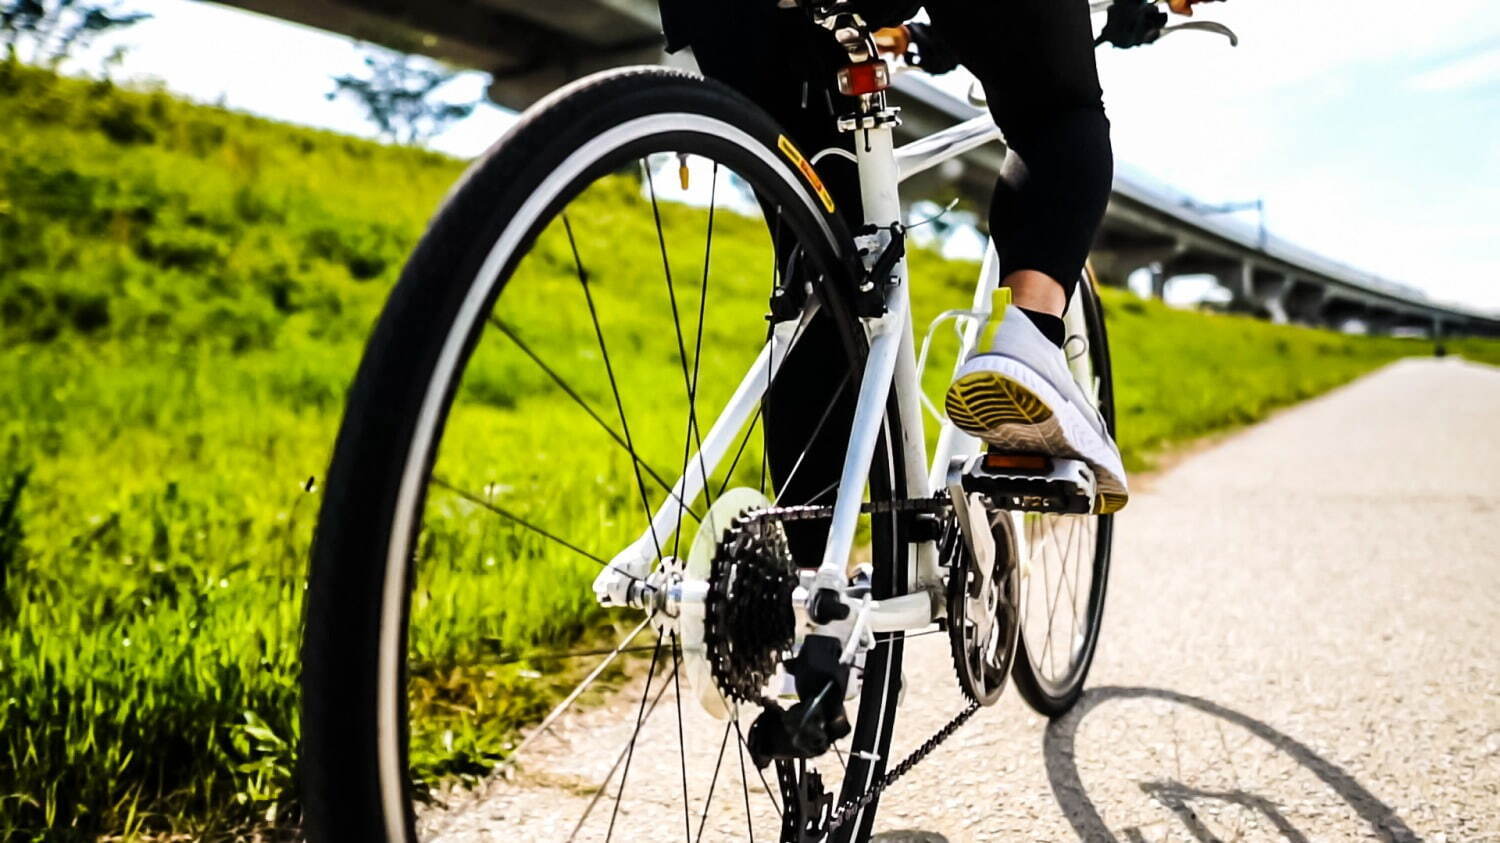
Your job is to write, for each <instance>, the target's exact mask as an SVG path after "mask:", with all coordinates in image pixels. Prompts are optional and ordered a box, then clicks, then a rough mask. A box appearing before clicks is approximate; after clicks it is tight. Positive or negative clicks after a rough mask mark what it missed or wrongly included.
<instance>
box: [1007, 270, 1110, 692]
mask: <svg viewBox="0 0 1500 843" xmlns="http://www.w3.org/2000/svg"><path fill="white" fill-rule="evenodd" d="M1074 295H1076V296H1080V297H1082V299H1083V301H1084V302H1085V308H1086V309H1085V311H1084V317H1085V321H1086V324H1087V325H1088V327H1089V332H1090V334H1092V335H1093V336H1091V337H1090V338H1089V353H1090V354H1092V355H1093V358H1094V359H1093V361H1092V362H1093V364H1094V373H1095V375H1096V376H1097V377H1098V378H1099V405H1100V413H1101V415H1103V416H1104V424H1105V427H1106V428H1107V429H1108V430H1109V434H1110V437H1111V438H1113V437H1114V435H1115V397H1114V396H1115V391H1114V390H1115V381H1114V369H1113V368H1112V363H1111V360H1110V354H1109V335H1108V332H1107V329H1106V326H1105V322H1104V305H1103V302H1102V301H1101V300H1100V298H1099V292H1098V281H1097V280H1096V278H1095V276H1094V273H1093V270H1092V269H1087V270H1085V271H1084V276H1083V278H1082V280H1081V281H1080V282H1079V285H1078V290H1077V292H1075V293H1074ZM1095 517H1097V518H1098V519H1099V521H1098V529H1097V531H1096V532H1095V546H1094V568H1093V578H1092V579H1091V580H1090V583H1089V591H1090V593H1089V624H1088V629H1087V631H1086V632H1085V634H1084V645H1083V652H1082V655H1081V656H1080V658H1079V663H1078V667H1077V669H1076V671H1075V673H1074V675H1073V681H1072V682H1071V683H1069V685H1068V687H1067V688H1065V689H1064V690H1063V692H1062V693H1060V694H1054V693H1051V692H1049V691H1048V690H1047V689H1046V688H1045V687H1043V684H1042V682H1041V681H1040V680H1039V679H1038V678H1037V676H1036V672H1035V670H1034V669H1033V667H1032V664H1031V655H1030V653H1028V652H1027V650H1026V635H1025V634H1024V632H1023V633H1021V634H1019V635H1017V636H1016V637H1017V641H1016V655H1015V660H1014V661H1013V662H1012V664H1011V678H1012V679H1014V680H1015V683H1016V691H1017V692H1019V693H1020V695H1021V698H1022V699H1024V700H1026V704H1027V705H1029V706H1031V708H1032V710H1033V711H1035V712H1036V713H1038V714H1040V715H1042V716H1044V717H1048V718H1056V717H1061V716H1063V715H1064V714H1067V713H1068V712H1069V711H1071V710H1072V708H1073V706H1075V705H1077V704H1078V700H1079V699H1080V698H1081V697H1082V696H1083V688H1084V683H1085V682H1087V681H1088V675H1089V670H1090V669H1091V668H1092V667H1093V662H1094V654H1095V652H1096V651H1097V650H1098V647H1099V631H1100V627H1101V626H1102V625H1103V623H1104V598H1105V594H1106V592H1107V591H1108V586H1109V565H1110V556H1111V553H1112V551H1113V547H1114V520H1115V516H1114V515H1112V514H1111V515H1099V516H1095ZM1021 626H1022V628H1023V629H1024V627H1025V620H1024V619H1022V622H1021Z"/></svg>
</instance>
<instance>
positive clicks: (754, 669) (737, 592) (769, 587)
mask: <svg viewBox="0 0 1500 843" xmlns="http://www.w3.org/2000/svg"><path fill="white" fill-rule="evenodd" d="M796 588H797V573H796V568H795V566H794V564H793V562H792V553H791V549H790V548H789V547H788V545H787V540H786V530H785V529H784V528H783V527H782V525H781V522H780V521H777V520H774V519H767V518H758V517H756V511H755V510H750V511H747V512H745V513H742V514H741V515H740V516H739V517H737V518H735V519H734V521H733V523H732V524H731V525H730V526H729V528H728V529H726V530H725V531H724V537H723V539H721V540H720V541H719V543H718V546H717V547H716V548H715V551H714V556H713V564H712V568H711V570H710V572H709V577H708V595H707V597H706V598H705V600H704V612H703V644H704V655H705V656H706V657H707V659H708V664H709V668H710V670H711V671H712V673H713V678H714V683H715V684H716V685H718V687H719V690H720V691H721V692H722V693H723V694H724V696H725V697H726V698H728V699H730V700H734V701H736V702H762V701H763V700H764V699H765V687H766V684H767V683H768V682H770V680H771V677H772V676H773V675H774V674H775V673H776V668H777V666H778V665H779V664H780V663H781V661H782V659H783V658H784V657H785V656H786V655H788V654H789V653H790V652H791V649H792V645H793V643H794V642H795V639H796V615H795V613H794V612H793V610H792V592H793V591H794V590H795V589H796Z"/></svg>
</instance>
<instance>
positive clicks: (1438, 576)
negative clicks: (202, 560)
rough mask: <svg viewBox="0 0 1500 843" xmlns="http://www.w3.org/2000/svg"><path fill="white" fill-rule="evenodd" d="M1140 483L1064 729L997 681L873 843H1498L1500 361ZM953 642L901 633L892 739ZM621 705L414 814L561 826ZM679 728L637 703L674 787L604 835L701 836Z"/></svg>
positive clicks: (644, 766)
mask: <svg viewBox="0 0 1500 843" xmlns="http://www.w3.org/2000/svg"><path fill="white" fill-rule="evenodd" d="M1139 485H1140V488H1139V489H1137V490H1133V491H1134V492H1135V494H1134V497H1133V498H1132V501H1131V504H1130V506H1129V508H1128V509H1127V510H1126V511H1125V512H1124V513H1123V514H1122V515H1121V517H1120V520H1119V522H1118V529H1117V537H1116V545H1115V548H1116V550H1115V561H1114V570H1113V573H1112V575H1111V579H1110V586H1109V597H1108V603H1107V606H1106V609H1105V620H1104V629H1103V637H1102V640H1101V643H1100V647H1099V651H1098V656H1097V659H1096V661H1095V663H1094V669H1093V673H1092V675H1091V678H1090V682H1089V687H1090V689H1091V690H1090V691H1089V692H1088V694H1087V695H1086V697H1085V698H1084V700H1083V702H1082V703H1081V704H1080V705H1079V707H1078V708H1077V709H1075V711H1074V712H1073V713H1071V714H1069V715H1068V716H1066V717H1064V718H1062V719H1061V720H1059V721H1057V722H1054V723H1052V724H1050V725H1048V724H1047V723H1046V722H1045V721H1043V720H1042V719H1041V718H1039V717H1037V716H1036V715H1034V714H1032V713H1031V712H1030V711H1029V710H1028V709H1027V708H1026V706H1025V704H1024V703H1023V702H1021V701H1020V699H1019V697H1017V696H1016V694H1015V693H1014V691H1009V690H1008V691H1007V693H1006V695H1005V697H1004V698H1003V699H1002V700H1001V701H1000V702H999V703H998V704H997V705H995V706H994V707H993V708H989V709H985V710H983V711H981V712H980V713H979V714H978V715H976V716H975V717H974V718H973V719H972V720H971V721H970V722H969V723H968V724H967V725H966V726H965V727H964V728H963V729H961V730H960V731H959V732H958V733H957V734H956V735H955V736H954V737H953V738H952V739H950V740H949V741H948V742H947V743H945V744H943V746H942V747H940V748H939V749H938V750H937V751H936V752H934V753H933V754H932V755H931V756H930V757H929V758H928V759H927V760H926V761H925V762H924V763H923V764H921V765H920V766H918V767H917V769H916V770H914V771H913V772H912V773H911V774H910V775H908V776H907V777H906V778H905V779H903V780H902V781H901V782H900V783H898V784H897V785H896V786H895V787H894V788H892V790H891V791H889V792H888V796H887V797H886V798H885V799H884V800H883V802H882V805H881V810H880V814H879V816H878V819H877V824H876V828H877V831H878V832H879V834H878V835H877V840H882V841H913V843H916V841H922V843H928V842H929V841H931V842H932V843H936V842H937V841H967V840H1007V841H1008V840H1049V841H1051V840H1059V841H1061V840H1080V839H1081V840H1089V841H1094V840H1120V841H1167V840H1175V841H1211V840H1223V841H1231V840H1247V841H1258V840H1267V841H1270V840H1285V841H1325V840H1329V841H1335V840H1429V841H1449V842H1450V843H1458V841H1465V843H1467V842H1468V841H1500V370H1497V369H1491V368H1485V367H1481V366H1477V365H1472V364H1467V363H1463V362H1460V361H1453V360H1448V361H1435V360H1422V361H1407V362H1402V363H1399V364H1397V365H1394V366H1391V367H1389V368H1387V369H1384V370H1382V371H1380V372H1378V373H1376V374H1374V375H1372V376H1369V377H1367V378H1365V379H1363V380H1361V381H1358V382H1356V383H1354V384H1352V385H1350V386H1348V387H1345V388H1343V389H1340V390H1338V391H1336V392H1334V393H1331V394H1329V395H1327V396H1324V397H1322V398H1320V399H1317V400H1314V401H1311V402H1309V403H1307V404H1304V405H1302V406H1299V407H1297V408H1295V409H1292V410H1289V411H1287V412H1285V413H1282V414H1280V415H1278V416H1276V417H1275V418H1273V419H1271V420H1270V421H1268V422H1266V423H1264V424H1261V425H1258V426H1256V427H1254V428H1251V429H1249V430H1247V431H1244V432H1242V433H1239V434H1236V435H1234V436H1232V437H1230V438H1228V439H1226V440H1224V441H1222V442H1220V443H1218V444H1216V445H1215V446H1213V447H1210V448H1207V449H1205V450H1202V451H1200V452H1198V453H1196V454H1194V455H1192V456H1190V457H1188V458H1186V459H1184V460H1182V461H1180V462H1179V463H1177V464H1176V465H1175V466H1174V467H1172V468H1170V469H1169V470H1166V471H1164V472H1162V473H1160V474H1158V475H1156V476H1154V477H1151V478H1148V479H1147V481H1146V482H1144V483H1142V484H1139ZM946 646H947V645H946V641H945V640H944V639H943V637H942V636H929V637H927V638H926V639H923V640H915V641H913V642H911V643H910V644H909V650H908V653H909V655H908V672H907V680H908V682H907V686H908V691H907V698H906V700H905V701H904V704H903V706H904V707H903V709H902V712H901V714H900V717H899V719H898V725H897V728H898V737H897V747H896V753H897V754H898V755H899V754H904V752H905V751H906V750H908V749H910V747H911V746H912V745H914V743H915V742H917V741H919V740H921V739H922V738H923V737H925V736H926V735H927V734H928V733H929V732H930V731H931V730H933V729H935V728H936V727H937V726H938V725H940V724H941V723H942V722H944V721H945V720H947V719H948V718H949V717H951V716H952V715H953V714H954V713H956V712H957V711H958V709H959V708H960V707H961V702H960V699H959V697H958V695H957V691H956V689H955V688H954V682H953V679H952V672H951V668H950V667H949V665H948V662H947V660H946V659H947V656H946ZM635 697H636V698H637V699H638V698H639V695H638V694H637V695H635ZM674 701H675V695H674V693H673V692H672V691H671V690H667V691H665V697H664V698H663V699H662V702H661V703H660V706H661V707H662V708H667V707H669V706H672V705H673V704H674ZM684 702H685V707H691V706H690V705H689V704H688V703H687V701H684ZM633 704H634V703H633V702H632V703H631V705H633ZM623 705H625V703H620V704H605V705H603V706H602V707H596V708H594V709H593V710H591V711H589V712H586V713H584V714H581V715H579V716H577V717H570V718H568V722H566V723H563V724H561V725H560V727H559V729H558V734H557V735H555V736H551V735H549V736H546V737H544V738H542V739H541V740H539V741H538V742H537V744H536V749H535V757H533V758H531V759H530V760H529V761H528V762H527V764H526V766H525V767H524V769H523V772H521V773H520V774H518V775H515V776H512V777H510V778H509V779H505V780H497V781H495V782H492V783H491V784H490V785H489V786H487V787H485V788H482V789H481V791H480V792H479V793H478V794H477V795H476V796H474V797H466V798H455V799H453V800H451V802H450V810H448V811H432V812H429V813H428V814H427V816H426V817H425V820H424V824H425V825H426V826H427V827H429V828H430V829H431V830H432V831H433V832H434V833H435V835H436V839H441V840H455V841H456V840H476V841H477V840H515V839H522V838H526V839H558V840H561V839H566V837H567V836H568V834H569V832H570V831H571V829H572V828H573V820H574V818H576V817H577V816H578V814H579V809H580V808H581V807H582V806H585V805H586V804H587V803H588V801H589V799H590V798H591V794H592V793H593V792H594V791H595V790H596V789H597V782H599V781H601V780H602V779H603V778H604V775H605V774H606V773H607V772H608V769H609V766H610V763H611V761H613V760H614V752H613V751H608V752H605V751H603V750H601V749H600V748H601V747H606V746H615V747H618V746H620V745H621V742H622V738H623V736H626V735H628V725H629V723H630V722H631V720H632V717H631V715H629V714H627V715H625V716H624V717H621V716H620V715H621V711H622V706H623ZM622 721H623V722H624V723H625V726H624V727H623V728H625V729H626V731H624V732H621V731H620V730H621V729H622V727H621V726H620V725H619V724H620V723H621V722H622ZM691 722H693V721H691V720H690V723H691ZM705 722H707V721H705ZM690 728H691V727H690ZM652 729H655V730H656V731H654V732H653V731H651V730H652ZM675 730H676V722H675V719H673V718H672V717H671V715H670V714H666V715H665V716H662V715H658V716H657V717H655V718H654V719H652V720H650V721H648V729H647V730H645V731H643V733H642V743H641V746H642V747H643V749H642V754H641V757H640V759H639V760H638V761H637V762H636V764H637V766H633V767H632V770H631V773H630V776H631V777H632V779H633V780H636V781H655V782H658V783H659V784H660V787H659V790H660V792H661V793H662V797H661V799H662V801H661V802H660V803H656V804H653V800H652V799H651V798H650V797H646V798H645V800H644V801H642V800H641V799H637V800H636V802H635V804H633V805H628V806H626V807H625V808H624V809H622V811H621V817H620V819H619V823H620V824H619V828H617V830H616V832H615V839H619V840H672V839H678V840H680V839H682V837H683V836H684V831H683V824H684V823H683V817H682V813H681V809H680V807H679V808H676V809H675V811H676V813H675V814H674V813H673V810H674V809H673V808H671V807H670V806H671V804H672V803H671V802H670V797H672V796H674V795H675V794H678V793H680V790H677V789H675V788H677V787H678V785H677V784H676V783H677V781H678V779H679V777H680V775H681V774H680V773H679V763H678V760H677V756H676V750H675V746H676V744H675V743H674V742H672V741H673V740H674V739H675ZM714 736H715V737H717V733H715V734H714ZM700 743H703V742H701V741H700ZM706 743H707V744H708V746H707V747H706V748H705V749H698V750H695V751H696V752H698V753H699V755H703V753H708V756H707V757H708V759H709V761H712V757H711V753H712V752H713V750H714V749H716V748H717V741H716V740H710V741H707V742H706ZM667 745H670V746H671V747H672V751H671V752H670V753H667V752H652V751H651V750H653V749H658V748H662V747H665V746H667ZM733 745H734V742H733V739H732V738H731V739H730V749H729V753H730V755H729V757H730V758H731V759H732V758H733V754H734V749H733ZM690 760H692V761H695V762H697V761H699V760H700V759H699V758H698V757H696V756H695V757H694V758H693V759H690ZM725 768H726V770H733V772H732V773H730V772H726V773H725V774H724V775H725V781H724V782H723V783H722V784H721V785H720V786H722V787H725V788H726V790H725V791H722V793H728V794H731V795H733V796H734V797H735V798H740V794H741V792H742V791H743V788H742V787H741V785H740V783H739V778H738V777H739V773H738V770H737V765H736V764H734V763H733V762H732V760H731V762H729V763H727V764H726V765H725ZM695 769H696V768H695ZM705 769H712V766H711V765H710V766H709V767H707V768H705ZM638 776H639V777H644V778H641V779H636V777H638ZM748 778H749V779H751V781H752V788H751V790H752V794H753V795H752V797H751V798H752V799H758V800H764V799H766V795H765V794H764V793H763V792H762V791H761V790H759V789H757V788H758V785H759V782H756V781H754V779H755V774H754V772H753V769H752V770H751V771H750V772H749V774H748ZM690 784H691V787H690V789H691V790H693V791H694V792H696V793H697V794H698V795H697V796H696V797H695V798H696V799H698V800H701V799H702V798H703V796H702V793H703V792H704V788H705V787H706V785H705V784H704V783H703V782H700V781H697V780H690ZM773 785H774V782H773ZM630 792H633V791H627V793H630ZM717 798H719V799H721V800H722V799H723V798H724V797H723V796H720V797H717ZM607 801H608V800H606V802H607ZM759 804H760V802H757V803H756V805H754V806H749V809H750V810H753V811H756V812H757V813H760V812H762V810H763V809H762V808H760V807H758V805H759ZM599 813H600V814H601V815H604V814H608V813H609V812H608V810H607V806H606V808H605V809H604V810H602V811H600V812H599ZM694 813H695V815H694V816H693V817H692V825H694V826H695V827H694V831H695V832H696V831H697V829H696V825H697V819H698V818H697V816H696V811H695V812H694ZM518 825H524V827H525V829H526V830H525V831H518V830H517V826H518ZM744 827H745V824H744V821H743V818H741V819H739V820H738V824H736V823H735V822H734V821H733V818H730V819H729V820H726V821H724V822H723V823H719V822H717V821H714V820H711V821H710V822H709V824H708V826H707V828H706V829H705V832H704V834H703V838H702V839H705V840H708V839H715V840H718V839H728V840H735V839H743V838H744V837H745V834H744V832H743V830H744ZM602 830H603V827H602V826H601V827H600V828H599V829H593V828H592V827H590V828H587V829H585V830H584V833H582V834H580V835H579V837H580V839H585V838H588V839H592V838H594V837H596V836H597V837H602ZM757 839H759V838H757Z"/></svg>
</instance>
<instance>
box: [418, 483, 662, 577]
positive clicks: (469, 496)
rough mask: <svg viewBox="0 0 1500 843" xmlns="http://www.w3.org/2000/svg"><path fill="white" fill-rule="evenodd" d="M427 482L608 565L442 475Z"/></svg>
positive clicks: (606, 563) (606, 562) (604, 560)
mask: <svg viewBox="0 0 1500 843" xmlns="http://www.w3.org/2000/svg"><path fill="white" fill-rule="evenodd" d="M429 482H430V483H432V484H433V485H434V486H437V487H439V488H442V489H446V490H448V491H450V492H452V493H453V494H455V495H458V496H459V497H461V498H463V499H464V500H466V501H469V502H470V503H473V504H477V505H478V506H481V507H483V508H484V509H487V510H489V511H490V512H493V513H494V514H496V515H498V516H500V517H501V518H505V519H507V520H509V521H513V522H515V523H516V524H517V525H519V526H521V527H524V528H526V529H528V530H530V531H532V532H533V533H536V534H537V535H539V536H541V537H543V538H545V539H549V540H551V541H554V542H556V543H557V544H560V545H562V546H563V547H566V548H567V549H568V550H571V551H573V552H574V553H577V554H579V555H580V556H583V557H585V558H587V559H590V560H592V561H593V562H596V563H598V564H599V566H600V567H605V566H608V565H609V561H608V560H606V559H603V558H601V557H599V556H598V555H596V554H593V553H590V552H588V551H587V550H584V549H583V548H581V547H579V546H578V545H576V544H573V543H572V542H570V541H568V540H567V539H564V538H561V537H559V536H556V535H554V534H552V533H550V532H548V531H546V530H544V529H542V528H541V527H538V526H537V525H535V524H533V523H531V522H530V521H527V520H526V519H525V518H522V517H521V516H519V515H516V514H515V513H514V512H511V511H510V510H508V509H505V508H504V507H502V506H499V505H497V504H494V503H491V502H489V501H487V500H485V499H484V498H482V497H480V496H479V495H476V494H474V493H473V492H470V491H468V490H467V489H462V488H459V487H458V486H455V485H453V484H452V483H449V482H448V481H447V480H444V479H443V478H442V477H440V476H438V475H436V474H434V475H432V476H431V477H430V478H429ZM620 573H621V574H624V575H625V576H628V577H629V576H630V575H629V574H627V573H625V572H624V571H621V572H620ZM630 578H631V579H633V580H637V581H638V582H642V583H644V582H645V580H641V579H640V578H639V577H630Z"/></svg>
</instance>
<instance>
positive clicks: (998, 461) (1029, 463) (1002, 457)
mask: <svg viewBox="0 0 1500 843" xmlns="http://www.w3.org/2000/svg"><path fill="white" fill-rule="evenodd" d="M984 467H985V468H1015V469H1020V470H1022V471H1051V470H1052V459H1051V458H1050V457H1046V456H1043V455H1041V454H985V455H984Z"/></svg>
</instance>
